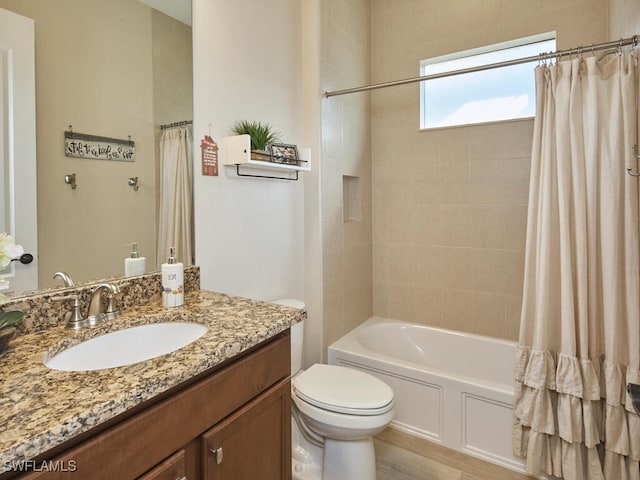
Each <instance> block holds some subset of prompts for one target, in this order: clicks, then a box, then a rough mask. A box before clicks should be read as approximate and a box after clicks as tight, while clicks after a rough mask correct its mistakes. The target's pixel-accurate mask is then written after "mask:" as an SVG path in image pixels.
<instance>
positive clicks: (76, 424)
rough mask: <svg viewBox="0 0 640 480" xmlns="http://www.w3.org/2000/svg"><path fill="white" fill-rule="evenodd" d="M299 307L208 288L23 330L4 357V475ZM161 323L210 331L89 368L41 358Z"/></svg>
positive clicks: (0, 463) (271, 329)
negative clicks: (73, 322) (86, 324)
mask: <svg viewBox="0 0 640 480" xmlns="http://www.w3.org/2000/svg"><path fill="white" fill-rule="evenodd" d="M305 316H306V313H305V312H304V311H302V310H298V309H295V308H290V307H285V306H281V305H276V304H272V303H268V302H260V301H257V300H250V299H246V298H239V297H233V296H230V295H223V294H219V293H214V292H207V291H203V290H199V291H195V292H192V293H188V294H187V295H185V305H183V306H181V307H176V308H170V309H168V308H163V307H162V305H161V304H160V301H156V302H152V303H149V304H147V305H144V306H139V307H135V308H130V309H128V310H124V311H123V312H122V316H121V317H120V318H118V319H115V320H112V321H109V322H105V323H104V324H102V325H100V326H98V327H95V328H91V329H83V330H79V331H75V332H74V331H72V330H67V329H65V328H64V327H63V326H60V327H53V328H50V329H47V330H43V331H39V332H35V333H29V334H26V335H22V336H20V337H18V338H16V339H14V340H13V342H12V344H11V349H10V350H9V351H8V352H7V353H6V354H5V356H3V357H2V358H0V369H1V371H2V375H1V376H0V473H2V472H5V471H7V470H8V469H9V464H10V462H16V461H22V460H29V459H33V458H34V457H36V456H38V455H40V454H42V453H44V452H46V451H47V450H49V449H51V448H53V447H56V446H58V445H60V444H62V443H64V442H65V441H67V440H69V439H71V438H73V437H75V436H76V435H79V434H81V433H83V432H86V431H87V430H89V429H91V428H93V427H95V426H97V425H99V424H101V423H103V422H106V421H107V420H110V419H112V418H114V417H116V416H117V415H119V414H121V413H123V412H125V411H126V410H128V409H130V408H132V407H135V406H136V405H139V404H140V403H142V402H145V401H147V400H149V399H151V398H153V397H154V396H156V395H158V394H160V393H162V392H165V391H167V390H169V389H171V388H173V387H175V386H177V385H179V384H180V383H182V382H185V381H187V380H189V379H190V378H192V377H193V376H195V375H197V374H199V373H202V372H204V371H206V370H208V369H210V368H212V367H214V366H216V365H218V364H220V363H222V362H223V361H225V360H228V359H231V358H233V357H235V356H237V355H238V354H240V353H242V352H244V351H246V350H248V349H250V348H251V347H253V346H255V345H257V344H259V343H261V342H263V341H265V340H268V339H269V338H271V337H273V336H275V335H277V334H278V333H280V332H283V331H285V330H287V329H288V328H289V327H290V326H291V325H293V324H294V323H297V322H298V321H301V320H303V319H304V318H305ZM159 321H174V322H184V321H188V322H197V323H203V324H206V325H207V326H208V327H209V330H208V331H207V332H206V333H205V334H204V335H203V336H202V337H200V338H199V339H198V340H196V341H195V342H193V343H191V344H189V345H187V346H186V347H183V348H181V349H179V350H177V351H175V352H173V353H169V354H166V355H162V356H160V357H156V358H154V359H151V360H147V361H144V362H140V363H136V364H133V365H128V366H124V367H117V368H110V369H106V370H97V371H88V372H63V371H57V370H51V369H49V368H47V367H45V366H44V364H43V360H44V359H45V356H47V358H48V357H49V356H51V355H54V354H55V353H57V352H58V351H61V350H63V349H64V348H68V347H70V346H72V345H74V344H77V343H80V342H82V341H84V340H86V339H88V338H91V337H94V336H97V335H101V334H104V333H107V332H109V331H114V330H120V329H122V328H127V327H132V326H136V325H142V324H147V323H156V322H159Z"/></svg>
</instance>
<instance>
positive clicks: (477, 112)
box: [420, 32, 556, 128]
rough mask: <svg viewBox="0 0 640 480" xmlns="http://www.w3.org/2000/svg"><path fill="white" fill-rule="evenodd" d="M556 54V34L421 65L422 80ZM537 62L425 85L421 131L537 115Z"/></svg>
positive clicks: (443, 57) (453, 55)
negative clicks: (541, 54) (531, 57)
mask: <svg viewBox="0 0 640 480" xmlns="http://www.w3.org/2000/svg"><path fill="white" fill-rule="evenodd" d="M555 49H556V40H555V32H551V33H545V34H541V35H535V36H533V37H527V38H521V39H519V40H514V41H511V42H505V43H500V44H496V45H490V46H487V47H482V48H476V49H473V50H467V51H464V52H458V53H454V54H450V55H444V56H442V57H436V58H431V59H428V60H423V61H422V62H420V75H432V74H435V73H441V72H451V71H454V70H460V69H464V68H470V67H477V66H481V65H489V64H492V63H497V62H504V61H507V60H513V59H517V58H523V57H530V56H534V55H538V54H540V53H542V52H553V51H555ZM537 63H538V62H537V60H534V61H532V62H528V63H523V64H519V65H511V66H508V67H500V68H492V69H489V70H484V71H479V72H472V73H463V74H459V75H452V76H449V77H445V78H437V79H433V80H426V81H424V82H420V111H421V115H420V116H421V125H420V127H421V128H438V127H449V126H454V125H465V124H473V123H484V122H496V121H501V120H510V119H516V118H526V117H533V116H534V115H535V78H534V75H533V69H534V67H535V66H536V65H537Z"/></svg>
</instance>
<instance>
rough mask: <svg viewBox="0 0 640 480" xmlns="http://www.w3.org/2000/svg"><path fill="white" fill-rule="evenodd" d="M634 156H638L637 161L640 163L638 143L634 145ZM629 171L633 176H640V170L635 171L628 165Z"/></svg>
mask: <svg viewBox="0 0 640 480" xmlns="http://www.w3.org/2000/svg"><path fill="white" fill-rule="evenodd" d="M633 156H634V157H636V162H637V163H640V155H639V154H638V144H635V145H634V146H633ZM627 173H628V174H629V175H631V176H632V177H640V172H634V171H633V169H632V168H631V167H627Z"/></svg>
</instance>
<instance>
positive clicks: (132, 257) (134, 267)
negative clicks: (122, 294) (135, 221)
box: [124, 242, 147, 277]
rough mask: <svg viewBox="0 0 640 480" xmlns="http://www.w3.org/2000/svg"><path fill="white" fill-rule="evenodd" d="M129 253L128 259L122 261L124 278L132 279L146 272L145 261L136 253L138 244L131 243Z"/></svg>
mask: <svg viewBox="0 0 640 480" xmlns="http://www.w3.org/2000/svg"><path fill="white" fill-rule="evenodd" d="M130 246H131V253H130V254H129V258H125V259H124V276H125V277H133V276H135V275H143V274H144V273H145V272H146V271H147V260H146V258H145V257H141V256H140V252H138V242H131V244H130Z"/></svg>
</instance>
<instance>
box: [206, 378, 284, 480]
mask: <svg viewBox="0 0 640 480" xmlns="http://www.w3.org/2000/svg"><path fill="white" fill-rule="evenodd" d="M202 472H203V478H205V479H207V480H256V479H260V478H264V479H269V480H277V479H282V480H291V382H290V380H289V379H286V380H283V381H282V382H280V383H278V384H277V385H275V386H273V387H272V388H270V389H269V390H267V391H266V392H265V393H263V394H262V395H260V396H258V397H257V398H256V399H254V400H252V401H251V402H249V403H248V404H247V405H245V406H244V407H242V408H240V409H239V410H238V411H236V412H234V413H233V414H232V415H230V416H229V417H227V418H226V419H224V420H223V421H222V422H220V423H219V424H218V425H216V426H215V427H213V428H212V429H211V430H209V431H208V432H206V433H205V434H203V435H202Z"/></svg>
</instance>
